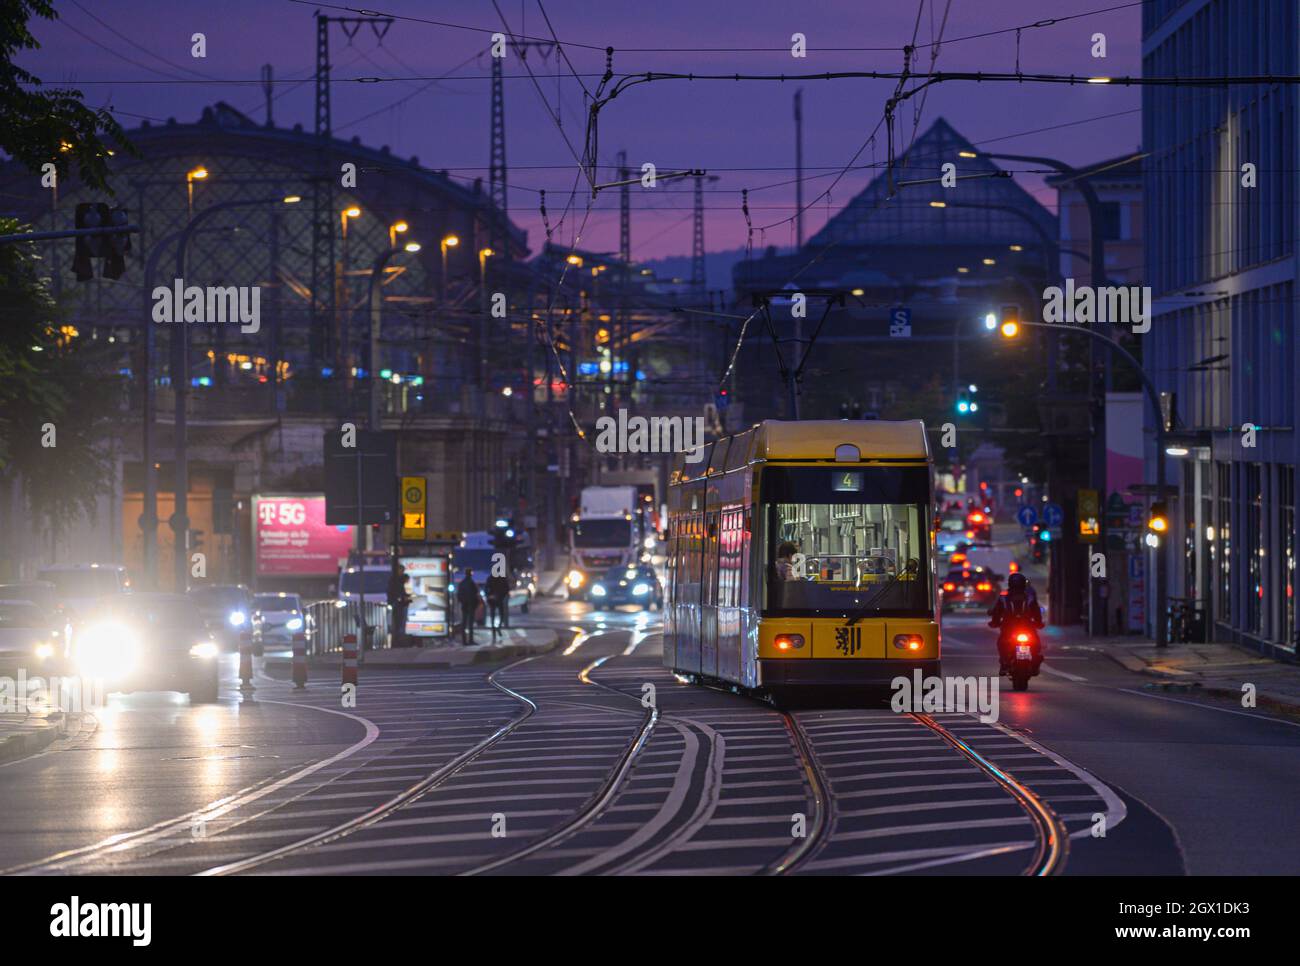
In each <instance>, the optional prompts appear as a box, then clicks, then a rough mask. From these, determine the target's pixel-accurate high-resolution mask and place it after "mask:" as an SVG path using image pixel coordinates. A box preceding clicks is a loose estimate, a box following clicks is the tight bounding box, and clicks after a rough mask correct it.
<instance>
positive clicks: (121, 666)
mask: <svg viewBox="0 0 1300 966" xmlns="http://www.w3.org/2000/svg"><path fill="white" fill-rule="evenodd" d="M139 650H140V645H139V642H138V641H137V640H136V638H135V635H133V634H132V633H131V632H130V631H129V630H127V629H126V628H125V627H123V626H121V625H120V624H94V625H92V626H90V627H88V628H86V630H85V631H83V632H82V633H81V634H80V635H79V636H78V637H77V639H76V655H77V667H78V669H79V670H80V671H81V673H82V674H84V675H86V676H87V677H95V678H114V677H120V676H123V675H125V674H127V673H129V672H130V671H131V669H132V668H133V667H135V663H136V661H137V660H138V659H139V656H140V655H139Z"/></svg>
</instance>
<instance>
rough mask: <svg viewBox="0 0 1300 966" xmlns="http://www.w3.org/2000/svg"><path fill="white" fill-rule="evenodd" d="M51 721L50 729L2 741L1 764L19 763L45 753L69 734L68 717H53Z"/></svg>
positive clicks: (28, 732) (25, 733)
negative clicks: (22, 759)
mask: <svg viewBox="0 0 1300 966" xmlns="http://www.w3.org/2000/svg"><path fill="white" fill-rule="evenodd" d="M55 717H57V718H58V720H57V722H55V721H54V718H55ZM49 720H50V721H51V722H52V723H51V724H50V726H49V727H46V728H39V729H37V730H36V731H26V732H23V733H22V734H17V735H10V736H9V737H8V738H5V739H4V740H3V741H0V763H7V762H11V761H17V760H19V759H20V758H30V757H31V756H32V755H35V754H37V753H38V752H41V751H44V750H45V749H46V748H48V747H49V746H50V745H52V744H53V743H54V742H56V741H58V740H59V739H60V738H62V737H63V736H64V735H65V734H67V731H68V716H67V715H66V714H62V713H60V714H58V715H57V716H55V715H52V716H51V717H50V719H49Z"/></svg>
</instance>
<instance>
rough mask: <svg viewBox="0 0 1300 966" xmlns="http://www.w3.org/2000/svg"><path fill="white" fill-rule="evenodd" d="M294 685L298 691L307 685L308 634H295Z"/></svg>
mask: <svg viewBox="0 0 1300 966" xmlns="http://www.w3.org/2000/svg"><path fill="white" fill-rule="evenodd" d="M293 686H294V689H295V690H297V691H301V690H302V689H303V688H305V687H307V635H306V634H295V635H294V636H293Z"/></svg>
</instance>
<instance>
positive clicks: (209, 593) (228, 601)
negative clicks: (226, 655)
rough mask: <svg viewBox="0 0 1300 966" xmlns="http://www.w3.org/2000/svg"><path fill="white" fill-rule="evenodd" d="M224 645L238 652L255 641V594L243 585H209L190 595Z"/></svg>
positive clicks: (193, 588)
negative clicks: (245, 644)
mask: <svg viewBox="0 0 1300 966" xmlns="http://www.w3.org/2000/svg"><path fill="white" fill-rule="evenodd" d="M186 596H187V597H189V599H190V600H191V601H192V602H193V603H194V605H195V607H197V608H198V612H199V615H200V619H201V621H202V623H203V624H205V625H206V626H207V627H208V628H209V629H210V630H211V631H212V634H213V637H214V639H215V640H216V641H217V643H218V644H220V645H221V646H223V647H225V648H227V649H230V650H234V649H237V648H238V647H239V645H240V644H241V643H250V644H251V643H252V642H253V595H252V593H251V592H250V591H249V589H248V588H247V587H245V586H244V585H243V584H207V585H205V586H200V587H191V588H190V589H189V591H188V593H187V594H186Z"/></svg>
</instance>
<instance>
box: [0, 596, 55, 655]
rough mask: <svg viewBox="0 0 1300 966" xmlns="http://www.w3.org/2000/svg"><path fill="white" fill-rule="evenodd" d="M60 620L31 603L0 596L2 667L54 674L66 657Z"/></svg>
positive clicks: (0, 651)
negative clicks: (33, 669) (34, 669)
mask: <svg viewBox="0 0 1300 966" xmlns="http://www.w3.org/2000/svg"><path fill="white" fill-rule="evenodd" d="M64 642H65V629H64V622H63V621H62V620H61V619H60V618H59V616H58V615H57V614H55V613H53V612H52V611H50V610H48V609H47V608H45V607H42V606H41V605H40V604H37V603H34V602H33V601H30V600H20V599H7V598H6V597H5V596H4V595H2V594H0V667H4V668H5V669H6V670H9V669H14V668H19V667H24V666H26V667H34V668H40V669H42V670H54V669H55V668H57V666H58V663H59V661H60V660H61V659H62V657H63V654H64Z"/></svg>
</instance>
